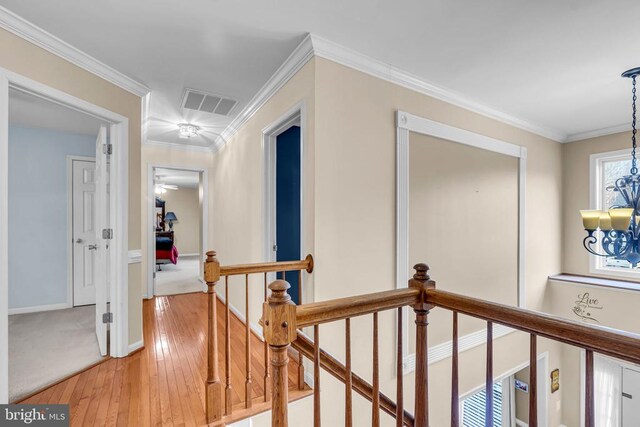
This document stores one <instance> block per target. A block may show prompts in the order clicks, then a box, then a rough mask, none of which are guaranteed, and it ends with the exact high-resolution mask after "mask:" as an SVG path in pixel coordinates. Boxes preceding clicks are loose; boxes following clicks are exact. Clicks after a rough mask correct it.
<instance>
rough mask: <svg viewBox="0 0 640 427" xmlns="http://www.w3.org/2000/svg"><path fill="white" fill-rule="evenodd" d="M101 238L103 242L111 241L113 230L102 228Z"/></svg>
mask: <svg viewBox="0 0 640 427" xmlns="http://www.w3.org/2000/svg"><path fill="white" fill-rule="evenodd" d="M102 238H103V239H105V240H108V239H113V228H103V229H102Z"/></svg>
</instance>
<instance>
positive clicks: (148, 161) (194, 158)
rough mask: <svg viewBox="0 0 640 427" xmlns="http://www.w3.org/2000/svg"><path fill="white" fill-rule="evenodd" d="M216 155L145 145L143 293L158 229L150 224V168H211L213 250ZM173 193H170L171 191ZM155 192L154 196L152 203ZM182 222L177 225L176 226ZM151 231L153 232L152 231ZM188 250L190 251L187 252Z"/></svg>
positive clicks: (210, 198) (210, 231)
mask: <svg viewBox="0 0 640 427" xmlns="http://www.w3.org/2000/svg"><path fill="white" fill-rule="evenodd" d="M212 163H213V154H212V153H208V152H196V151H185V150H176V149H168V148H163V147H158V146H154V145H148V144H144V145H142V159H141V162H140V165H141V166H140V168H141V170H142V195H143V196H142V197H141V198H140V200H139V202H138V205H139V206H140V209H141V211H142V241H143V242H145V243H143V244H142V265H141V269H142V273H141V276H142V280H141V283H140V286H141V288H142V295H146V294H147V278H148V270H149V256H150V254H149V252H148V248H147V242H148V239H153V238H155V237H154V236H155V231H154V223H151V224H149V220H148V218H149V211H148V206H149V203H150V202H149V191H148V189H149V185H153V182H152V183H151V184H150V183H149V182H147V181H148V171H149V168H150V167H151V166H152V165H154V166H162V167H173V168H181V167H185V168H198V169H203V170H206V171H207V176H208V192H207V196H208V197H207V199H208V210H209V215H208V217H209V219H208V221H207V226H208V228H209V231H208V234H209V238H208V239H207V241H206V242H205V245H204V246H205V251H207V250H209V249H213V244H212V241H211V235H212V228H211V227H212V221H213V220H212V218H213V217H215V216H216V215H217V211H216V210H214V209H213V206H214V204H213V191H214V190H213V185H212V179H213V178H212V177H213V168H212ZM168 193H169V192H167V194H168ZM154 198H155V195H152V196H151V203H153V200H154ZM180 219H181V218H180V216H179V215H178V220H180ZM177 226H178V224H176V227H177ZM150 232H151V233H150ZM178 250H180V251H181V252H184V251H183V250H182V248H180V247H179V246H178ZM195 252H198V251H195ZM185 253H186V252H185Z"/></svg>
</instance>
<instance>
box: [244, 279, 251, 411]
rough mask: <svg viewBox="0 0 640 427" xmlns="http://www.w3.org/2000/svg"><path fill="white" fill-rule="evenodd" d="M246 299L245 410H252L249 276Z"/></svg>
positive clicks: (245, 286) (245, 288) (246, 280)
mask: <svg viewBox="0 0 640 427" xmlns="http://www.w3.org/2000/svg"><path fill="white" fill-rule="evenodd" d="M244 292H245V294H244V297H245V301H244V303H245V313H246V314H245V319H246V322H245V328H244V329H245V334H244V335H245V365H246V380H245V383H244V396H245V402H244V407H245V408H251V406H252V405H253V389H252V385H253V378H252V376H251V326H250V325H251V317H249V275H248V274H245V275H244Z"/></svg>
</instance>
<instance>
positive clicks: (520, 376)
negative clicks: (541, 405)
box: [513, 366, 531, 424]
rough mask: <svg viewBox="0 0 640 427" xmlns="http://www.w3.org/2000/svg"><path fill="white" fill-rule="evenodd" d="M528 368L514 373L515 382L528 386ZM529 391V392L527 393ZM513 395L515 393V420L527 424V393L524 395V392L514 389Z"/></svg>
mask: <svg viewBox="0 0 640 427" xmlns="http://www.w3.org/2000/svg"><path fill="white" fill-rule="evenodd" d="M529 372H530V371H529V367H528V366H527V367H526V368H524V369H522V370H520V371H518V372H516V373H515V375H514V377H515V379H516V380H519V381H522V382H525V383H527V384H529ZM530 392H531V390H529V393H530ZM513 393H515V399H514V400H515V402H516V408H515V411H516V419H518V420H520V421H522V422H524V423H526V424H529V393H525V392H524V391H521V390H518V389H516V388H514V389H513Z"/></svg>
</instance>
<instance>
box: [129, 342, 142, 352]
mask: <svg viewBox="0 0 640 427" xmlns="http://www.w3.org/2000/svg"><path fill="white" fill-rule="evenodd" d="M142 347H144V341H143V340H140V341H136V342H134V343H133V344H129V347H128V348H127V351H128V353H127V354H131V353H133V352H134V351H136V350H139V349H141V348H142Z"/></svg>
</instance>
